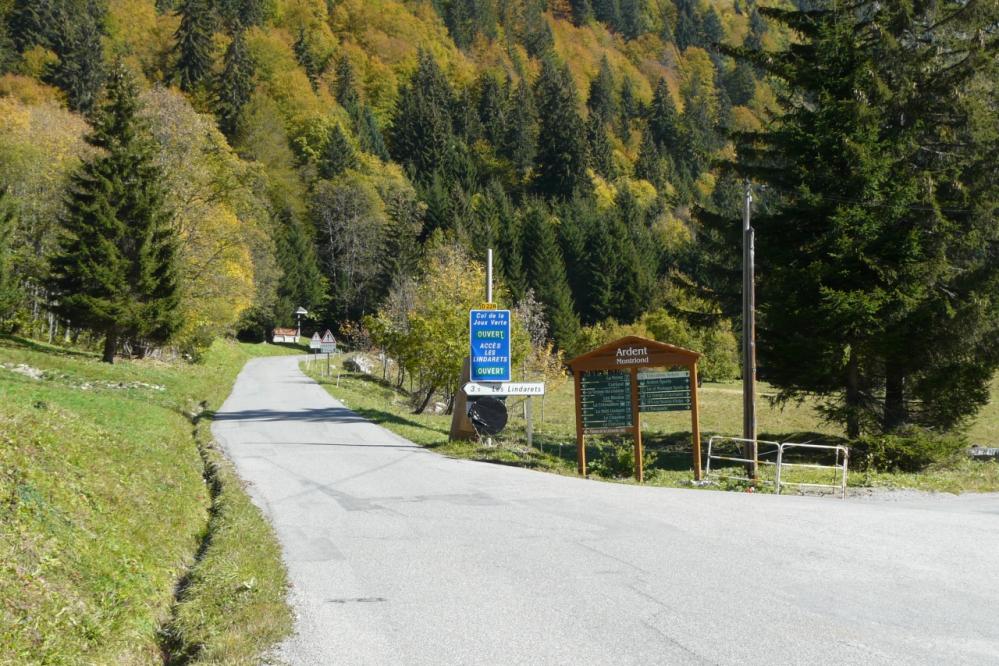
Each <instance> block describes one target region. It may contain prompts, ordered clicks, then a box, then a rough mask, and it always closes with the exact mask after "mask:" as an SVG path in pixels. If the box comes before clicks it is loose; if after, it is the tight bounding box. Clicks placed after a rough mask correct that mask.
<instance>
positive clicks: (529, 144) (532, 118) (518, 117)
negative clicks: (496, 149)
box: [503, 79, 538, 178]
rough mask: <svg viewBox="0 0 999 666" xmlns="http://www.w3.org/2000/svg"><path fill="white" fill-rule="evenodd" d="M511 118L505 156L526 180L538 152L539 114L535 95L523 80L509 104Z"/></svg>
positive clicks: (504, 151) (505, 144) (508, 125)
mask: <svg viewBox="0 0 999 666" xmlns="http://www.w3.org/2000/svg"><path fill="white" fill-rule="evenodd" d="M509 108H510V116H509V121H508V123H507V136H506V141H505V143H504V150H503V154H504V155H505V156H506V157H507V158H508V159H509V160H510V162H512V163H513V166H514V168H515V169H516V170H517V174H518V175H519V176H520V177H521V178H524V177H526V176H527V174H528V173H529V172H530V171H531V169H532V168H533V166H534V159H535V157H536V156H537V150H538V114H537V110H536V108H535V106H534V95H533V94H532V93H531V90H530V88H528V87H527V83H526V82H525V81H524V80H523V79H521V81H520V83H519V84H518V85H517V88H516V90H515V92H514V93H513V97H512V99H511V100H510V102H509Z"/></svg>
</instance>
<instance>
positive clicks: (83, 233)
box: [50, 65, 180, 363]
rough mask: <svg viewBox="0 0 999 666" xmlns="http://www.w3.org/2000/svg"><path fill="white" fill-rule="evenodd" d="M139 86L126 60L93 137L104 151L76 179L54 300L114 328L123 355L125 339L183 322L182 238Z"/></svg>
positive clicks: (166, 332)
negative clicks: (168, 204) (178, 267)
mask: <svg viewBox="0 0 999 666" xmlns="http://www.w3.org/2000/svg"><path fill="white" fill-rule="evenodd" d="M138 112H139V102H138V91H137V88H136V85H135V82H134V80H133V79H132V77H131V76H130V75H129V74H128V73H127V72H126V71H125V70H124V68H123V67H122V66H121V65H118V66H117V67H116V69H115V70H114V71H113V72H112V75H111V78H110V80H109V83H108V90H107V102H105V103H104V105H103V106H102V107H101V108H100V110H99V112H98V114H97V116H96V118H95V119H94V130H93V132H92V134H90V135H89V136H88V137H87V142H88V143H89V144H90V145H91V146H93V147H94V148H96V149H98V150H100V151H102V152H101V153H100V154H99V156H97V157H95V158H93V159H92V160H90V161H89V162H87V163H85V164H84V165H83V167H82V168H81V169H80V170H79V172H78V173H77V174H76V175H75V176H74V177H73V181H72V186H71V189H70V193H69V197H68V201H67V210H66V214H65V216H64V218H63V220H62V223H63V226H64V228H65V232H66V234H65V237H64V238H63V240H62V242H61V245H60V248H59V252H58V254H57V255H56V256H55V257H54V258H53V261H52V282H51V285H50V291H51V294H52V297H53V303H52V308H53V310H54V311H56V312H57V313H58V314H59V315H61V316H62V317H63V318H65V319H67V320H69V321H71V322H72V323H73V325H74V326H78V327H82V328H87V329H90V330H92V331H94V332H95V333H99V334H101V335H103V336H104V338H105V342H104V355H103V359H104V361H105V362H107V363H113V362H114V357H115V354H116V352H117V348H118V344H119V342H121V341H122V340H124V339H137V340H141V341H144V342H150V343H162V342H165V341H167V340H168V339H169V338H170V336H171V335H172V334H173V332H174V331H175V330H176V329H177V327H178V325H179V323H180V320H179V317H178V313H177V306H178V291H177V279H176V275H175V268H174V255H175V253H176V240H175V238H174V232H173V231H172V230H171V229H170V216H169V214H168V213H167V212H166V210H165V208H164V204H163V197H164V193H163V190H162V189H161V182H162V177H161V175H160V172H159V169H158V168H157V167H156V166H155V164H154V162H153V151H154V147H153V144H152V141H151V139H150V138H149V137H148V131H147V129H146V127H145V126H144V124H143V123H142V122H141V121H140V119H139V117H138Z"/></svg>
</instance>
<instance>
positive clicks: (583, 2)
mask: <svg viewBox="0 0 999 666" xmlns="http://www.w3.org/2000/svg"><path fill="white" fill-rule="evenodd" d="M571 4H572V22H573V23H574V24H576V25H586V24H587V23H588V22H590V21H592V20H593V6H592V5H591V4H590V0H571Z"/></svg>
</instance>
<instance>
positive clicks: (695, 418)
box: [690, 361, 701, 481]
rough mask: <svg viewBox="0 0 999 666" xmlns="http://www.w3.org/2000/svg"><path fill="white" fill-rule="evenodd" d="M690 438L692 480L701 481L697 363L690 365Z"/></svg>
mask: <svg viewBox="0 0 999 666" xmlns="http://www.w3.org/2000/svg"><path fill="white" fill-rule="evenodd" d="M690 438H691V440H692V443H693V451H694V480H695V481H700V480H701V415H700V405H699V404H698V402H697V362H696V361H695V362H694V363H692V364H691V365H690Z"/></svg>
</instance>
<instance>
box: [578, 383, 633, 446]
mask: <svg viewBox="0 0 999 666" xmlns="http://www.w3.org/2000/svg"><path fill="white" fill-rule="evenodd" d="M580 388H581V389H582V395H581V396H580V400H581V401H582V403H583V404H582V414H583V428H584V429H585V430H586V432H588V433H597V432H612V431H615V432H616V431H620V430H621V429H625V430H628V429H630V428H631V427H632V422H631V377H630V376H629V374H628V373H627V372H586V373H583V377H582V381H581V382H580Z"/></svg>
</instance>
